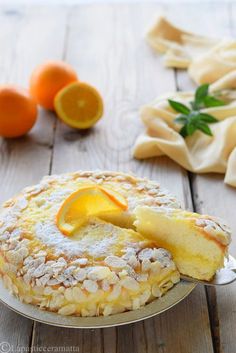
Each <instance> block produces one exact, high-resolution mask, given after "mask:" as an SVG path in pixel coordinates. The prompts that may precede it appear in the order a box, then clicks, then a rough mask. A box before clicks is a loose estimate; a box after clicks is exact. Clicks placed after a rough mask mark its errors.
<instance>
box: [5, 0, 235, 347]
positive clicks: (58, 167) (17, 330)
mask: <svg viewBox="0 0 236 353" xmlns="http://www.w3.org/2000/svg"><path fill="white" fill-rule="evenodd" d="M196 6H197V5H196V4H195V6H186V5H185V4H184V5H181V4H178V6H176V7H175V6H174V5H173V4H170V5H166V4H165V5H163V6H161V5H157V4H145V3H143V4H132V5H128V4H116V5H101V4H99V5H84V6H78V7H68V8H63V7H56V8H55V7H48V8H41V7H34V6H33V7H29V8H20V9H17V8H14V7H13V8H9V7H8V8H2V10H1V11H0V49H1V53H2V55H1V56H0V67H1V68H3V70H1V73H0V81H1V82H16V83H19V84H24V85H26V84H27V78H28V76H29V73H30V72H31V70H32V68H33V66H35V64H37V63H39V62H41V61H43V60H44V59H46V58H61V59H65V60H66V61H68V62H69V63H71V64H72V65H73V66H74V67H75V69H76V70H77V72H78V74H79V77H80V79H81V80H84V81H87V82H90V83H91V84H93V85H95V86H96V87H97V88H98V89H99V90H100V91H101V93H102V95H103V97H104V100H105V115H104V118H103V119H102V120H101V122H99V123H98V124H97V125H96V127H95V128H94V129H92V130H91V131H89V132H83V133H82V132H76V131H75V130H72V129H70V128H68V127H66V126H65V125H63V124H62V123H60V122H59V121H58V120H56V119H55V117H54V115H53V114H50V113H48V112H45V111H43V110H42V111H40V119H39V122H38V124H37V126H36V127H35V128H34V129H33V131H32V133H30V134H29V136H28V137H26V138H22V139H18V140H14V141H8V140H0V152H1V153H0V158H1V169H0V177H1V181H2V185H4V187H2V188H1V199H6V198H7V197H9V196H11V195H12V194H13V193H14V192H16V191H18V190H19V189H20V188H22V187H23V186H25V185H27V184H32V183H34V182H37V181H38V180H39V179H40V177H41V176H42V175H44V174H47V173H62V172H67V171H74V170H77V169H97V168H100V169H110V170H119V171H132V172H135V173H136V174H138V175H140V176H146V177H150V178H152V179H154V180H158V181H159V182H160V183H161V185H163V186H165V187H166V188H168V189H169V190H170V191H171V192H172V193H173V194H175V195H176V196H177V197H178V198H179V199H180V200H181V202H182V205H183V206H185V207H187V208H189V209H192V208H193V205H192V196H193V197H194V206H195V207H196V208H197V210H198V211H202V212H205V211H209V213H216V214H217V215H222V216H225V218H226V219H227V220H229V221H230V223H232V221H233V216H232V210H231V205H232V203H233V202H234V203H235V193H232V192H231V189H228V188H226V187H225V186H224V185H223V183H222V180H221V179H222V178H221V177H215V178H214V179H213V178H212V176H204V177H202V176H201V177H199V176H198V177H196V178H194V180H191V187H192V189H193V195H191V192H190V185H189V178H188V173H186V172H185V171H184V170H183V169H181V168H180V167H178V166H177V165H176V164H174V163H173V162H171V161H170V160H169V159H167V158H158V159H151V160H147V161H142V162H140V161H136V160H134V159H132V154H131V151H132V147H133V143H134V141H135V138H136V136H137V135H138V133H139V132H140V131H141V129H142V127H141V123H140V121H139V114H138V110H139V108H140V106H141V105H142V104H145V103H147V102H148V101H151V100H152V99H153V98H155V97H156V96H157V95H158V94H161V93H165V92H166V91H171V90H175V89H176V87H177V86H176V84H178V86H179V87H180V88H181V89H186V88H188V87H189V85H190V81H189V79H188V78H187V76H186V75H185V74H183V73H177V81H176V80H175V73H174V72H173V70H166V69H163V66H162V63H161V60H162V59H161V58H160V57H158V56H157V55H155V54H154V53H153V52H152V51H151V50H150V48H149V47H148V46H147V45H146V43H145V41H144V39H143V35H144V32H145V28H146V26H147V25H148V24H149V23H150V21H152V19H153V17H154V15H155V13H157V12H158V11H160V10H165V11H166V12H167V13H169V14H170V15H171V16H172V19H173V20H174V19H175V20H176V21H179V22H180V23H181V21H182V24H183V25H185V27H186V26H188V28H189V29H191V27H192V29H195V30H198V28H199V22H198V20H199V17H197V16H195V11H196V8H197V11H198V13H199V16H201V21H202V26H201V27H204V28H205V31H212V32H213V31H214V28H215V27H216V26H217V31H218V34H221V33H222V32H224V34H227V33H228V31H229V18H230V14H231V23H232V22H233V21H232V18H234V17H233V12H230V7H227V6H223V5H222V6H221V5H218V6H217V7H215V5H214V6H213V5H208V4H205V5H204V6H202V7H200V6H197V7H196ZM232 10H233V11H235V9H234V7H233V8H232ZM211 12H212V13H213V14H214V16H212V21H213V19H214V21H215V22H214V21H213V22H212V23H211V21H210V20H209V18H208V14H209V13H211ZM190 21H191V22H190ZM233 30H234V27H233V24H232V25H231V31H233ZM209 185H211V188H209ZM214 190H217V192H218V195H220V196H221V197H222V198H223V199H224V200H225V199H227V203H226V206H225V209H223V206H221V205H219V204H220V203H219V202H215V196H214V193H215V191H214ZM225 190H226V191H225ZM216 203H217V205H216ZM224 203H225V201H224ZM231 225H232V226H233V227H235V225H234V224H231ZM234 229H235V228H234ZM234 249H235V248H234ZM233 290H234V291H235V287H232V289H230V290H228V287H227V288H226V289H222V290H220V291H217V296H216V295H215V292H214V291H213V292H212V291H208V292H207V297H208V302H209V307H208V305H207V298H206V292H205V290H204V288H203V287H198V288H196V290H194V292H193V293H192V294H191V295H190V296H189V297H188V298H187V299H186V300H184V301H183V302H182V303H180V304H178V305H177V306H176V307H174V308H172V309H171V310H169V311H168V312H166V313H163V314H162V315H160V316H158V317H155V318H152V319H149V320H145V321H143V322H140V323H137V324H133V325H128V326H124V327H118V328H110V329H100V330H99V329H97V330H73V329H61V328H55V327H50V326H47V325H44V324H38V323H35V324H34V327H33V332H31V329H32V323H31V321H30V320H25V319H23V318H21V317H20V316H18V315H16V314H14V313H12V312H11V311H9V310H7V309H5V308H3V307H2V306H1V314H0V315H1V316H0V317H1V318H2V325H1V330H0V343H1V341H2V342H3V341H4V342H9V343H10V344H11V345H13V347H14V349H15V347H16V346H17V345H18V346H26V347H27V346H29V345H32V349H34V350H35V351H36V349H38V350H39V349H40V348H43V347H46V348H49V349H51V351H58V349H62V348H63V347H64V348H65V349H66V351H67V352H74V351H75V349H78V348H79V351H80V352H82V353H86V352H88V353H97V352H98V353H100V352H104V353H113V352H122V353H128V352H134V353H139V352H140V353H146V352H148V353H154V352H155V353H157V352H162V353H164V352H165V353H172V352H175V353H179V352H181V353H185V352H186V353H189V352H191V353H198V352H199V353H208V352H209V353H212V352H213V351H215V352H227V353H234V352H235V349H234V348H233V347H235V345H236V338H235V337H234V335H233V332H235V322H236V319H235V311H234V312H233V310H232V309H231V308H232V306H231V305H232V303H233V304H234V305H235V297H233ZM216 299H217V303H218V306H217V308H215V307H214V306H216ZM209 313H210V317H211V322H210V320H209ZM226 313H227V314H226ZM217 320H219V323H220V328H219V329H218V330H217V325H218V322H217ZM12 329H13V330H14V334H12ZM211 331H212V332H211ZM211 333H212V334H213V341H212V335H211ZM56 349H57V350H56ZM13 351H14V350H13Z"/></svg>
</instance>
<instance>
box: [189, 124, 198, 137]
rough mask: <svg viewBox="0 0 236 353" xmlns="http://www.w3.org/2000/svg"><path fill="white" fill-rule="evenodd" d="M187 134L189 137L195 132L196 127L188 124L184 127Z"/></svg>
mask: <svg viewBox="0 0 236 353" xmlns="http://www.w3.org/2000/svg"><path fill="white" fill-rule="evenodd" d="M186 129H187V133H188V135H189V136H191V135H192V134H193V133H194V132H195V131H196V130H197V126H196V125H195V124H192V123H189V124H187V125H186Z"/></svg>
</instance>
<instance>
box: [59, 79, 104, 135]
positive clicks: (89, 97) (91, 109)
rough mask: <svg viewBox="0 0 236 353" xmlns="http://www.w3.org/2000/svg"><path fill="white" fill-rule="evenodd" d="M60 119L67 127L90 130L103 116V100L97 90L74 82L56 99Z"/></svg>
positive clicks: (85, 84) (60, 92)
mask: <svg viewBox="0 0 236 353" xmlns="http://www.w3.org/2000/svg"><path fill="white" fill-rule="evenodd" d="M54 107H55V110H56V113H57V115H58V117H59V118H60V119H61V120H62V121H63V122H64V123H65V124H67V125H69V126H71V127H74V128H77V129H88V128H90V127H91V126H93V125H94V124H95V123H96V122H97V121H98V120H99V119H100V118H101V117H102V114H103V100H102V97H101V96H100V94H99V92H98V91H97V90H96V88H94V87H92V86H90V85H88V84H87V83H84V82H74V83H71V84H69V85H67V86H66V87H64V88H63V89H62V90H61V91H59V92H58V93H57V95H56V97H55V99H54Z"/></svg>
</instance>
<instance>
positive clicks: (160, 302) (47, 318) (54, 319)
mask: <svg viewBox="0 0 236 353" xmlns="http://www.w3.org/2000/svg"><path fill="white" fill-rule="evenodd" d="M195 287H196V283H193V282H187V281H184V280H180V282H178V283H177V284H176V285H175V286H174V287H173V288H171V289H170V290H169V291H168V292H166V293H165V295H163V297H161V298H157V299H155V300H153V301H152V302H151V303H149V304H146V305H144V306H143V307H141V308H140V309H137V310H131V311H126V312H124V313H118V314H113V315H110V316H95V317H81V316H62V315H59V314H58V313H53V312H49V311H45V310H42V309H39V307H37V306H35V305H32V304H26V303H23V302H21V301H20V300H19V299H18V298H17V297H15V296H14V295H13V294H11V293H10V292H9V291H8V290H7V289H6V288H5V287H4V285H3V282H2V280H1V281H0V302H1V303H3V304H4V305H5V306H6V307H7V308H8V309H10V310H13V311H14V312H16V313H17V314H19V315H21V316H23V317H26V318H28V319H31V320H34V321H37V322H40V323H43V324H47V325H50V326H56V327H64V328H75V329H76V328H78V329H96V328H108V327H116V326H122V325H128V324H131V323H135V322H138V321H142V320H146V319H148V318H151V317H153V316H155V315H159V314H161V313H163V312H164V311H166V310H169V309H170V308H172V307H174V306H175V305H177V304H178V303H180V302H181V301H182V300H183V299H185V298H186V297H187V296H188V295H189V294H190V293H191V292H192V291H193V290H194V288H195ZM176 294H177V295H176ZM165 302H166V305H165ZM159 307H160V308H159ZM21 308H23V310H21ZM158 308H159V309H158ZM32 313H33V314H32ZM116 318H117V319H118V322H116ZM122 318H124V319H123V320H122ZM60 321H61V322H60ZM76 321H78V323H77V324H76ZM90 321H92V322H93V321H94V324H88V322H90ZM109 321H111V322H110V323H109Z"/></svg>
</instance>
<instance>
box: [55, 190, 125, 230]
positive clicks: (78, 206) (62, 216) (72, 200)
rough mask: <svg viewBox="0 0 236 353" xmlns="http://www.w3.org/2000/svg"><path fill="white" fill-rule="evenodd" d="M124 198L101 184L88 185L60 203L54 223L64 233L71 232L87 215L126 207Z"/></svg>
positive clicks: (116, 210) (84, 221) (81, 223)
mask: <svg viewBox="0 0 236 353" xmlns="http://www.w3.org/2000/svg"><path fill="white" fill-rule="evenodd" d="M127 207H128V206H127V201H126V199H125V198H124V197H123V196H122V195H120V194H119V193H118V192H116V191H114V190H112V189H110V188H109V189H108V188H104V187H101V186H94V185H88V186H84V187H82V188H80V189H78V190H77V191H75V192H74V193H72V194H71V195H70V196H69V197H68V198H67V199H66V200H65V201H64V202H63V204H62V205H61V207H60V209H59V211H58V213H57V216H56V224H57V227H58V228H59V229H60V231H61V232H62V233H63V234H65V235H70V234H72V233H73V232H74V231H75V230H76V229H78V227H80V226H81V225H83V224H84V223H86V221H87V220H88V218H89V217H91V216H97V217H99V215H104V214H106V213H112V212H113V213H114V212H122V211H124V210H126V209H127Z"/></svg>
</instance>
